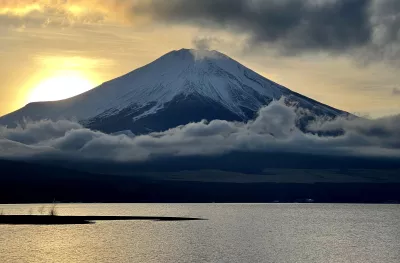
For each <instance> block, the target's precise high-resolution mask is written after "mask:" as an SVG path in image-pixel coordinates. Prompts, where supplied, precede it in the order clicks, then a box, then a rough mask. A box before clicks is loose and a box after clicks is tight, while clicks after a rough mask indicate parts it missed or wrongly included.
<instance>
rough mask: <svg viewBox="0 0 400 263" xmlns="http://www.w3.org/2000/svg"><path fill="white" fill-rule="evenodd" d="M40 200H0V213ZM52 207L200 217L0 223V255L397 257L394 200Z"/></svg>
mask: <svg viewBox="0 0 400 263" xmlns="http://www.w3.org/2000/svg"><path fill="white" fill-rule="evenodd" d="M49 207H51V205H47V206H46V209H48V208H49ZM41 208H43V205H0V210H3V212H4V213H5V214H29V213H32V214H38V213H39V211H40V210H41ZM42 210H43V209H42ZM57 211H58V214H60V215H121V216H123V215H128V216H132V215H140V216H189V217H201V218H204V219H207V220H204V221H184V222H155V221H117V222H107V221H104V222H98V223H96V224H92V225H76V226H70V225H69V226H6V225H0V262H1V263H20V262H21V263H25V262H29V263H31V262H32V263H38V262H40V263H42V262H45V263H48V262H57V263H75V262H85V263H92V262H93V263H94V262H96V263H98V262H101V263H102V262H105V263H108V262H119V263H128V262H129V263H131V262H174V263H175V262H233V263H239V262H277V263H278V262H279V263H280V262H300V263H303V262H304V263H310V262H324V263H326V262H338V263H343V262H352V263H356V262H360V263H366V262H373V263H377V262H385V263H391V262H393V263H398V262H400V206H399V205H354V204H349V205H347V204H58V205H57Z"/></svg>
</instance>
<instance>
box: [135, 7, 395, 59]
mask: <svg viewBox="0 0 400 263" xmlns="http://www.w3.org/2000/svg"><path fill="white" fill-rule="evenodd" d="M133 10H134V11H133V13H135V14H151V16H152V17H153V18H154V19H155V20H159V21H162V22H172V23H190V24H195V25H200V26H202V27H216V28H223V29H228V30H231V31H233V32H239V33H243V34H246V35H249V37H250V42H249V43H250V44H265V43H267V44H270V45H274V46H275V47H276V48H279V49H280V50H281V51H282V52H284V53H287V54H299V53H302V52H307V51H327V52H331V53H337V52H344V51H353V50H357V51H364V49H367V51H368V53H369V54H368V55H367V57H365V56H363V58H364V59H378V58H379V59H382V58H384V59H391V60H392V59H394V58H396V59H398V58H399V56H400V47H399V44H400V31H399V29H400V2H399V1H398V0H202V1H197V0H172V1H159V0H154V1H139V4H136V5H134V7H133ZM354 52H355V51H354ZM362 54H364V52H362Z"/></svg>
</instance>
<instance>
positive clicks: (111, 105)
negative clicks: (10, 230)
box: [0, 49, 346, 133]
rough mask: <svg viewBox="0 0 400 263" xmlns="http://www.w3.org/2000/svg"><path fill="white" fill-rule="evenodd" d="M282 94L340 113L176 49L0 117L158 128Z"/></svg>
mask: <svg viewBox="0 0 400 263" xmlns="http://www.w3.org/2000/svg"><path fill="white" fill-rule="evenodd" d="M282 96H285V97H286V98H287V99H289V100H290V101H293V102H296V103H298V104H299V105H300V106H301V107H304V108H307V109H309V110H311V111H312V112H313V113H315V114H317V115H328V116H331V117H334V116H337V115H341V114H346V113H345V112H343V111H340V110H337V109H334V108H331V107H329V106H326V105H324V104H321V103H319V102H317V101H314V100H312V99H309V98H307V97H304V96H302V95H300V94H298V93H295V92H293V91H291V90H289V89H287V88H285V87H283V86H281V85H279V84H277V83H274V82H272V81H270V80H268V79H266V78H264V77H263V76H261V75H259V74H257V73H255V72H254V71H252V70H250V69H248V68H246V67H245V66H243V65H241V64H240V63H238V62H237V61H235V60H233V59H231V58H229V57H228V56H226V55H224V54H221V53H219V52H217V51H197V50H188V49H181V50H179V51H172V52H170V53H168V54H166V55H164V56H162V57H161V58H159V59H157V60H156V61H154V62H152V63H150V64H148V65H146V66H144V67H142V68H139V69H137V70H134V71H132V72H130V73H128V74H126V75H124V76H121V77H119V78H117V79H114V80H111V81H109V82H106V83H104V84H102V85H100V86H99V87H97V88H95V89H92V90H90V91H88V92H86V93H83V94H81V95H78V96H75V97H73V98H70V99H66V100H62V101H55V102H36V103H30V104H28V105H26V106H25V107H23V108H22V109H20V110H18V111H15V112H13V113H10V114H8V115H6V116H4V117H2V118H0V124H2V125H13V124H14V125H15V123H17V122H19V121H21V120H23V119H24V118H27V119H31V120H40V119H53V120H57V119H65V118H66V119H75V120H78V121H80V122H82V123H83V124H85V125H86V126H88V127H90V128H94V129H98V130H102V131H104V132H118V131H123V130H131V131H133V132H140V133H143V132H148V131H161V130H166V129H168V128H172V127H176V126H178V125H182V124H187V123H189V122H195V121H200V120H202V119H207V120H213V119H225V120H238V121H246V120H249V119H251V118H253V117H254V115H255V114H256V112H257V111H258V110H259V109H260V108H261V107H262V106H264V105H266V104H268V103H269V102H270V101H272V100H277V99H280V98H281V97H282Z"/></svg>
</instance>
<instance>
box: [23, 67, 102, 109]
mask: <svg viewBox="0 0 400 263" xmlns="http://www.w3.org/2000/svg"><path fill="white" fill-rule="evenodd" d="M94 86H95V84H94V83H92V82H91V81H90V80H89V79H87V78H85V77H84V76H83V75H82V74H80V73H79V72H70V73H63V74H59V75H55V76H52V77H49V78H47V79H44V80H43V81H41V82H40V83H39V84H38V85H37V86H36V87H35V88H33V89H32V92H31V94H30V96H29V97H28V102H37V101H54V100H62V99H66V98H69V97H72V96H75V95H78V94H80V93H83V92H85V91H88V90H90V89H92V88H94Z"/></svg>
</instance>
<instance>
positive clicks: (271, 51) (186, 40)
mask: <svg viewBox="0 0 400 263" xmlns="http://www.w3.org/2000/svg"><path fill="white" fill-rule="evenodd" d="M181 48H197V49H213V50H218V51H220V52H222V53H224V54H226V55H228V56H231V57H232V58H234V59H236V60H238V61H239V62H241V63H242V64H244V65H245V66H247V67H249V68H251V69H253V70H255V71H256V72H258V73H260V74H261V75H263V76H265V77H267V78H269V79H271V80H273V81H275V82H278V83H279V84H282V85H284V86H286V87H288V88H290V89H292V90H294V91H296V92H299V93H301V94H303V95H306V96H308V97H311V98H313V99H316V100H318V101H320V102H323V103H326V104H328V105H331V106H334V107H336V108H339V109H342V110H346V111H349V112H352V113H356V114H359V115H362V116H370V117H372V118H377V117H382V116H388V115H395V114H399V113H400V74H399V72H400V71H399V69H400V1H398V0H263V1H261V0H202V1H197V0H169V1H166V0H165V1H163V0H152V1H150V0H107V1H105V0H0V79H1V81H0V115H4V114H6V113H8V112H11V111H13V110H16V109H18V108H20V107H22V106H24V105H25V104H27V103H28V102H30V101H37V100H54V99H63V98H66V97H69V96H73V95H76V94H78V93H81V92H84V91H86V90H88V89H90V88H94V87H96V86H97V85H99V84H101V83H102V82H104V81H107V80H110V79H113V78H115V77H118V76H120V75H122V74H125V73H127V72H130V71H132V70H134V69H136V68H138V67H140V66H143V65H145V64H147V63H149V62H151V61H153V60H155V59H157V58H158V57H160V56H161V55H163V54H165V53H167V52H169V51H171V50H177V49H181Z"/></svg>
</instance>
